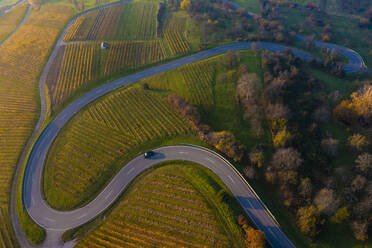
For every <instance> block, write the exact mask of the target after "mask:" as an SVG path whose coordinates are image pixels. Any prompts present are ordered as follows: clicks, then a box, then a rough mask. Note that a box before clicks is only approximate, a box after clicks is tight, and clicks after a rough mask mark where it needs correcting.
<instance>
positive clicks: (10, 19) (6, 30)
mask: <svg viewBox="0 0 372 248" xmlns="http://www.w3.org/2000/svg"><path fill="white" fill-rule="evenodd" d="M27 8H28V5H27V4H22V5H19V6H17V7H15V8H14V9H13V10H12V11H10V12H8V13H6V14H4V15H2V16H0V43H1V42H2V41H3V40H5V39H6V38H7V37H8V36H9V35H10V34H11V33H12V32H13V31H14V30H15V29H16V28H17V27H18V25H19V24H20V23H21V22H22V20H23V18H24V16H25V15H26V12H27Z"/></svg>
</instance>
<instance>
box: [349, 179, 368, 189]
mask: <svg viewBox="0 0 372 248" xmlns="http://www.w3.org/2000/svg"><path fill="white" fill-rule="evenodd" d="M366 182H367V179H366V178H365V177H364V176H361V175H357V176H356V177H355V178H354V179H353V181H352V182H351V190H352V191H353V192H359V191H361V190H362V189H363V188H364V186H365V185H366Z"/></svg>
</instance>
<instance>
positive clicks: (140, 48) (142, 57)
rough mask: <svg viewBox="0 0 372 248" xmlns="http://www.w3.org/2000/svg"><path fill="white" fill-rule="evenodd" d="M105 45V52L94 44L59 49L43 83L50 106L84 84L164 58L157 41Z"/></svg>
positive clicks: (117, 42) (66, 46)
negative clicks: (108, 47)
mask: <svg viewBox="0 0 372 248" xmlns="http://www.w3.org/2000/svg"><path fill="white" fill-rule="evenodd" d="M109 45H110V49H109V50H108V51H102V50H101V49H100V47H99V43H96V42H89V43H72V44H69V45H65V46H62V47H61V48H60V50H59V51H58V54H57V56H56V57H55V59H54V61H53V64H52V66H51V70H50V71H49V72H48V76H47V81H46V82H47V85H48V87H49V91H50V92H51V102H52V105H53V106H56V105H58V104H59V103H61V102H62V101H63V100H65V99H66V98H67V97H68V96H70V95H71V94H72V93H73V92H74V91H75V90H76V89H78V88H80V87H81V86H82V85H84V84H86V83H87V82H90V81H93V80H97V79H98V78H103V77H107V76H111V75H113V74H115V73H118V72H120V71H124V70H130V69H137V68H139V67H141V66H144V65H147V64H151V63H155V62H158V61H161V60H164V59H165V58H167V56H166V53H165V50H164V47H163V45H162V43H161V42H160V41H158V40H154V41H113V42H110V43H109Z"/></svg>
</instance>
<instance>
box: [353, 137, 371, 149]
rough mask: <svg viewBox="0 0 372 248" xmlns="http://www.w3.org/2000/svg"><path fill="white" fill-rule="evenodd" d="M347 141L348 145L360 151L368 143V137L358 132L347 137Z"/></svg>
mask: <svg viewBox="0 0 372 248" xmlns="http://www.w3.org/2000/svg"><path fill="white" fill-rule="evenodd" d="M348 142H349V145H350V147H352V148H353V149H355V150H358V151H362V150H363V149H364V148H366V147H367V146H368V145H369V144H370V142H369V141H368V139H367V138H366V137H365V136H363V135H361V134H359V133H357V134H353V135H351V136H350V137H349V139H348Z"/></svg>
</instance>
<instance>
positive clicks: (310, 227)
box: [297, 205, 320, 238]
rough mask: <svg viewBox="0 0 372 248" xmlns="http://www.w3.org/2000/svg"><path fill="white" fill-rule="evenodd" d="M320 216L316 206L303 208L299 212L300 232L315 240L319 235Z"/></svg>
mask: <svg viewBox="0 0 372 248" xmlns="http://www.w3.org/2000/svg"><path fill="white" fill-rule="evenodd" d="M319 216H320V214H319V211H318V209H317V208H316V207H315V206H314V205H309V206H304V207H301V208H300V209H299V210H298V211H297V223H298V226H299V227H300V230H301V231H302V232H303V233H305V234H306V235H308V236H310V237H311V238H314V237H315V236H316V235H317V233H318V231H317V226H318V224H319V222H320V221H319Z"/></svg>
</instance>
